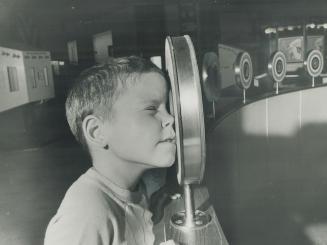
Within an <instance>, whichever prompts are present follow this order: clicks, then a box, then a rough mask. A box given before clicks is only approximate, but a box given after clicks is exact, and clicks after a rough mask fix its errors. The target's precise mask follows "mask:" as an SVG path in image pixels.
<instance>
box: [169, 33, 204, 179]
mask: <svg viewBox="0 0 327 245" xmlns="http://www.w3.org/2000/svg"><path fill="white" fill-rule="evenodd" d="M165 56H166V68H167V71H168V75H169V78H170V83H171V87H172V89H171V96H170V97H171V101H170V105H172V109H173V114H174V117H175V130H176V144H177V164H178V171H177V179H178V182H179V183H180V184H193V183H200V182H201V180H202V178H203V174H204V167H205V157H206V155H205V131H204V117H203V105H202V96H201V86H200V78H199V71H198V66H197V61H196V57H195V52H194V47H193V44H192V41H191V39H190V37H189V36H181V37H167V38H166V44H165Z"/></svg>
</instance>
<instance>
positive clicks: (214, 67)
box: [202, 52, 221, 102]
mask: <svg viewBox="0 0 327 245" xmlns="http://www.w3.org/2000/svg"><path fill="white" fill-rule="evenodd" d="M202 83H203V90H204V94H205V96H206V98H207V100H208V101H209V102H213V101H217V100H218V99H219V95H220V90H221V80H220V72H219V58H218V55H217V54H216V53H215V52H208V53H205V54H204V57H203V64H202Z"/></svg>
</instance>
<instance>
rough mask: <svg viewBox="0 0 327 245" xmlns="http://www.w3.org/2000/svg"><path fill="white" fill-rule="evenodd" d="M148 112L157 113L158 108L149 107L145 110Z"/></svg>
mask: <svg viewBox="0 0 327 245" xmlns="http://www.w3.org/2000/svg"><path fill="white" fill-rule="evenodd" d="M145 109H146V110H147V111H156V110H157V107H156V106H148V107H147V108H145Z"/></svg>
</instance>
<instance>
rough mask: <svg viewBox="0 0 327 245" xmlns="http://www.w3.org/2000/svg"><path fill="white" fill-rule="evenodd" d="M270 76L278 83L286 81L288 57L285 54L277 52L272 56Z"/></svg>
mask: <svg viewBox="0 0 327 245" xmlns="http://www.w3.org/2000/svg"><path fill="white" fill-rule="evenodd" d="M268 74H269V75H270V77H271V78H272V79H273V80H274V81H275V82H277V83H280V82H281V81H283V80H284V78H285V76H286V56H285V54H284V53H283V52H281V51H276V52H275V53H273V54H272V55H271V56H270V60H269V63H268Z"/></svg>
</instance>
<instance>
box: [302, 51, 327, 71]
mask: <svg viewBox="0 0 327 245" xmlns="http://www.w3.org/2000/svg"><path fill="white" fill-rule="evenodd" d="M314 58H318V60H319V64H320V65H319V67H318V68H317V69H313V68H312V66H311V62H312V60H313V59H314ZM304 67H305V70H306V72H307V73H308V74H309V75H310V76H311V77H318V76H320V75H321V73H322V70H323V68H324V57H323V54H322V52H321V51H320V50H318V49H313V50H310V51H309V52H308V54H307V59H306V61H305V62H304Z"/></svg>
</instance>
